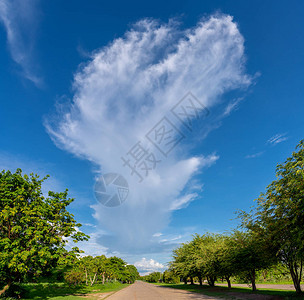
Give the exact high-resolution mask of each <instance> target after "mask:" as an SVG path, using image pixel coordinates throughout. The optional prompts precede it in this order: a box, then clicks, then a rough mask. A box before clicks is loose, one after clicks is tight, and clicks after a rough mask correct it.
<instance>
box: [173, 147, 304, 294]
mask: <svg viewBox="0 0 304 300" xmlns="http://www.w3.org/2000/svg"><path fill="white" fill-rule="evenodd" d="M296 150H297V151H295V152H293V153H292V156H291V157H289V158H288V159H287V160H286V161H285V162H284V163H283V164H279V165H277V168H276V178H277V179H276V180H275V181H273V182H272V183H271V184H270V185H268V186H267V188H266V192H265V193H262V194H261V195H260V197H259V198H258V199H257V200H256V201H257V205H256V207H255V208H254V209H253V210H251V211H250V212H244V211H240V212H238V217H239V218H240V220H241V225H240V228H239V229H238V230H234V231H233V232H231V233H228V234H209V233H207V234H204V235H198V234H196V235H195V236H194V237H193V240H192V241H190V242H189V243H185V244H182V245H181V246H180V247H179V248H178V249H176V250H174V251H173V261H172V262H171V263H170V270H171V271H172V272H174V274H176V275H178V276H179V277H180V278H182V279H183V280H184V282H185V283H186V282H187V278H190V281H191V283H193V279H194V278H195V277H196V278H198V280H199V282H200V284H202V281H203V280H205V279H206V280H207V281H208V284H209V285H210V286H213V285H214V284H215V281H216V280H217V279H220V278H224V279H225V280H226V281H227V283H228V286H229V287H230V286H231V284H230V279H231V277H232V276H239V277H243V278H245V279H246V280H248V281H249V282H250V283H251V285H252V289H253V290H256V284H255V282H256V276H257V272H258V271H261V270H262V271H263V270H264V271H267V270H269V269H271V268H273V266H280V265H281V266H282V269H288V270H289V272H290V276H291V278H292V280H293V284H294V287H295V290H296V291H297V292H298V293H301V286H300V282H301V279H302V277H303V273H302V271H303V259H304V141H301V142H300V143H299V145H298V146H297V148H296ZM278 269H280V267H278Z"/></svg>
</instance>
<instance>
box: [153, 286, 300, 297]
mask: <svg viewBox="0 0 304 300" xmlns="http://www.w3.org/2000/svg"><path fill="white" fill-rule="evenodd" d="M157 285H160V286H163V287H170V288H175V289H181V290H186V291H189V292H194V293H201V294H204V295H207V296H217V297H221V298H224V299H236V297H235V294H236V293H238V294H244V293H247V294H248V293H250V294H260V295H271V296H281V297H283V299H286V300H287V299H294V300H295V299H302V300H303V299H304V296H303V295H301V296H299V295H297V294H296V292H294V291H287V290H280V289H259V290H258V291H256V292H252V290H251V288H249V287H248V288H245V287H233V288H231V289H228V288H227V287H222V286H215V287H210V286H207V285H203V286H199V285H190V284H187V285H186V284H167V283H157Z"/></svg>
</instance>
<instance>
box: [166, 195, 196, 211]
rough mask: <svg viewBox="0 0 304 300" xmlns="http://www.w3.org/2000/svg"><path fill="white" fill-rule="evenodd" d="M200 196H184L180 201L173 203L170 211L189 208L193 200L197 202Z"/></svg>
mask: <svg viewBox="0 0 304 300" xmlns="http://www.w3.org/2000/svg"><path fill="white" fill-rule="evenodd" d="M197 196H198V194H196V193H193V194H188V195H186V196H183V197H181V198H179V199H176V200H175V201H174V202H172V204H171V206H170V210H179V209H182V208H185V207H187V206H188V205H189V204H190V202H192V201H193V200H195V199H196V198H197Z"/></svg>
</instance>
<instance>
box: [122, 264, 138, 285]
mask: <svg viewBox="0 0 304 300" xmlns="http://www.w3.org/2000/svg"><path fill="white" fill-rule="evenodd" d="M138 278H139V273H138V271H137V269H136V267H135V266H133V265H127V266H126V268H125V281H126V282H128V283H134V282H135V280H137V279H138Z"/></svg>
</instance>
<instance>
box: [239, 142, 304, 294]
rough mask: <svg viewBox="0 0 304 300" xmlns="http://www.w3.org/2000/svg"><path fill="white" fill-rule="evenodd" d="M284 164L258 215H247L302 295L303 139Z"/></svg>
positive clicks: (260, 200) (263, 196)
mask: <svg viewBox="0 0 304 300" xmlns="http://www.w3.org/2000/svg"><path fill="white" fill-rule="evenodd" d="M296 150H297V151H295V152H293V153H292V155H291V157H289V158H288V159H287V160H286V161H285V162H284V163H283V164H279V165H277V168H276V176H277V179H276V180H274V181H273V182H272V183H271V184H270V185H269V186H268V187H267V188H266V192H265V193H264V194H261V196H260V197H259V198H258V200H257V201H258V207H257V211H256V212H255V213H251V214H248V215H245V220H244V223H245V225H246V226H247V227H249V228H262V229H263V230H264V232H265V234H267V235H268V236H269V239H271V240H272V243H273V244H274V245H275V247H276V248H277V256H278V258H279V260H280V261H281V262H282V263H283V264H285V265H286V266H287V267H288V268H289V271H290V274H291V277H292V280H293V283H294V287H295V289H296V291H297V292H298V293H301V285H300V283H301V279H302V272H303V261H304V140H302V141H301V142H300V143H299V144H298V145H297V148H296Z"/></svg>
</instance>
